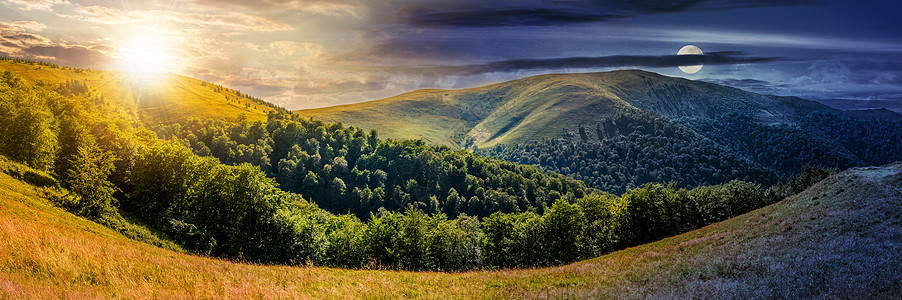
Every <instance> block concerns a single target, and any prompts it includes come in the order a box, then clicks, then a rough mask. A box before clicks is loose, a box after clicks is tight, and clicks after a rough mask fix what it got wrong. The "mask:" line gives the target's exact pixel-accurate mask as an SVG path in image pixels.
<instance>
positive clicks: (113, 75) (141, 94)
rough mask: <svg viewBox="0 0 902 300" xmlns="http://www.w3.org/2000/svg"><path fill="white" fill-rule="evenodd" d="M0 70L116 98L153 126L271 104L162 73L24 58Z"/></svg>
mask: <svg viewBox="0 0 902 300" xmlns="http://www.w3.org/2000/svg"><path fill="white" fill-rule="evenodd" d="M0 71H11V72H14V73H16V74H18V75H19V76H22V77H24V78H28V79H29V80H31V81H33V82H35V83H38V85H40V86H43V87H45V88H47V89H48V90H53V91H57V92H60V93H61V94H64V95H76V96H78V97H83V98H88V99H101V100H98V101H102V100H112V101H118V102H119V103H116V105H122V106H123V107H127V108H129V109H132V110H133V113H132V115H133V116H135V117H137V118H140V119H141V120H142V121H144V123H145V124H147V125H150V126H156V125H159V124H169V123H172V122H184V121H185V120H187V119H188V118H191V117H194V118H203V119H205V118H216V119H220V120H237V119H238V117H239V115H242V114H244V115H246V116H247V118H248V120H252V121H253V120H263V119H266V114H267V112H268V111H271V110H273V109H274V107H273V106H272V105H271V104H268V103H266V102H263V101H262V100H259V99H254V98H252V97H249V96H247V95H245V94H242V93H240V92H238V91H235V90H231V89H228V88H223V87H222V86H217V85H215V84H212V83H208V82H204V81H201V80H197V79H193V78H188V77H184V76H179V75H162V77H161V78H160V79H159V80H153V81H145V80H143V79H142V78H139V77H136V76H133V75H130V74H127V73H123V72H113V71H97V70H89V69H78V68H70V67H63V66H58V65H55V64H48V63H40V62H34V61H28V60H18V59H11V58H3V59H0Z"/></svg>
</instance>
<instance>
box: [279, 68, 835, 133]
mask: <svg viewBox="0 0 902 300" xmlns="http://www.w3.org/2000/svg"><path fill="white" fill-rule="evenodd" d="M622 107H630V108H639V109H645V110H652V111H656V112H660V113H662V114H664V115H667V116H671V117H710V116H714V115H718V114H723V113H726V112H733V111H735V112H740V113H743V114H748V115H752V116H756V117H757V118H758V119H759V120H761V121H762V122H766V123H772V122H783V123H791V122H792V120H791V119H792V116H793V115H794V114H795V113H796V112H797V111H798V110H802V111H810V110H830V109H829V108H828V107H826V106H823V105H820V104H817V103H815V102H811V101H807V100H803V99H798V98H792V97H774V96H765V95H758V94H754V93H750V92H746V91H742V90H739V89H735V88H730V87H724V86H718V85H715V84H711V83H705V82H699V81H690V80H686V79H681V78H673V77H666V76H662V75H659V74H655V73H651V72H645V71H638V70H627V71H614V72H605V73H586V74H550V75H539V76H533V77H528V78H524V79H518V80H514V81H509V82H504V83H499V84H494V85H489V86H484V87H479V88H472V89H465V90H422V91H415V92H411V93H406V94H402V95H398V96H395V97H392V98H387V99H383V100H376V101H371V102H364V103H358V104H351V105H342V106H334V107H326V108H319V109H308V110H300V111H296V113H298V114H300V115H303V116H309V117H313V118H316V119H323V120H328V121H335V122H343V123H345V124H349V125H354V126H358V127H362V128H375V129H377V130H380V132H382V133H383V135H384V136H386V137H390V138H423V139H425V140H428V141H431V142H434V143H441V144H448V145H454V146H460V144H459V143H458V142H459V140H453V139H451V138H450V137H453V136H455V135H466V136H469V137H472V138H473V139H474V140H475V144H476V145H479V146H491V145H494V144H497V143H515V142H516V143H520V142H529V141H534V140H538V139H543V138H547V137H550V136H555V135H557V134H560V133H561V131H562V129H563V128H569V129H573V128H574V127H576V126H577V125H580V124H584V125H587V126H589V127H590V128H594V127H593V126H594V124H595V122H596V120H598V119H599V118H600V117H602V116H604V115H606V114H610V113H612V112H613V111H614V110H615V109H616V108H622Z"/></svg>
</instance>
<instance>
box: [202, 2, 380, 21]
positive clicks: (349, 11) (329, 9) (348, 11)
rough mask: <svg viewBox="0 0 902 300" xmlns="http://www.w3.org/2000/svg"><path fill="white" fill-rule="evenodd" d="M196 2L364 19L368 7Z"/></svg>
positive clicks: (346, 3)
mask: <svg viewBox="0 0 902 300" xmlns="http://www.w3.org/2000/svg"><path fill="white" fill-rule="evenodd" d="M195 2H196V3H198V4H201V5H204V6H207V7H214V8H221V7H222V6H223V5H226V6H231V7H240V8H245V9H250V10H251V11H265V10H272V9H277V10H280V11H298V12H305V13H310V14H319V15H327V16H339V15H349V16H352V17H356V18H361V17H363V15H364V13H365V12H366V6H365V5H363V4H362V3H360V2H358V1H354V0H268V1H247V0H196V1H195Z"/></svg>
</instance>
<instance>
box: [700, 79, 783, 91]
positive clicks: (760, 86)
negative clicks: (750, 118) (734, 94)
mask: <svg viewBox="0 0 902 300" xmlns="http://www.w3.org/2000/svg"><path fill="white" fill-rule="evenodd" d="M701 81H706V82H710V83H714V84H719V85H725V86H731V87H735V88H740V89H744V90H747V91H752V92H757V93H762V94H778V93H780V92H783V91H784V90H785V89H786V88H787V87H789V85H788V84H774V83H771V82H769V81H765V80H758V79H751V78H741V79H740V78H716V79H715V78H705V79H702V80H701Z"/></svg>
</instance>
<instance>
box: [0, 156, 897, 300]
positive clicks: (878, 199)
mask: <svg viewBox="0 0 902 300" xmlns="http://www.w3.org/2000/svg"><path fill="white" fill-rule="evenodd" d="M47 195H48V191H47V190H46V189H44V188H38V187H34V186H32V185H31V184H28V183H25V182H22V181H19V180H17V179H15V178H13V177H11V176H10V175H8V174H6V173H0V241H3V242H2V243H0V298H118V297H124V298H183V297H185V298H286V297H287V298H315V299H338V298H341V299H349V298H648V297H651V298H808V297H817V298H820V297H826V298H893V297H897V296H899V295H900V293H902V285H900V284H899V283H900V282H902V275H900V274H899V273H898V270H897V266H899V265H900V264H902V255H900V253H902V210H900V209H899V207H900V204H902V164H894V165H887V166H884V167H871V168H860V169H852V170H848V171H846V172H843V173H840V174H836V175H833V176H831V177H829V178H827V179H825V180H823V181H822V182H820V183H818V184H816V185H815V186H813V187H811V188H809V189H808V190H806V191H804V192H802V193H800V194H797V195H795V196H792V197H790V198H787V199H785V200H783V201H781V202H778V203H776V204H773V205H770V206H767V207H764V208H761V209H758V210H754V211H752V212H749V213H746V214H744V215H741V216H738V217H735V218H732V219H729V220H726V221H723V222H719V223H715V224H713V225H709V226H706V227H704V228H701V229H698V230H695V231H692V232H688V233H685V234H681V235H678V236H674V237H671V238H667V239H664V240H661V241H658V242H653V243H650V244H646V245H642V246H638V247H633V248H629V249H626V250H622V251H617V252H614V253H611V254H608V255H605V256H602V257H599V258H595V259H590V260H586V261H581V262H576V263H573V264H569V265H565V266H558V267H550V268H538V269H521V270H500V271H478V272H464V273H440V272H397V271H378V270H343V269H332V268H319V267H288V266H266V265H255V264H247V263H242V262H240V261H226V260H220V259H213V258H207V257H198V256H192V255H187V254H182V253H178V252H173V251H170V250H165V249H161V248H157V247H154V246H151V245H148V244H144V243H141V242H137V241H134V240H130V239H128V238H125V237H124V236H122V235H120V234H119V233H117V232H115V231H112V230H110V229H108V228H106V227H104V226H101V225H98V224H96V223H93V222H91V221H87V220H85V219H82V218H80V217H77V216H75V215H72V214H70V213H68V212H65V211H63V210H61V209H59V208H56V207H54V206H53V205H51V204H50V203H51V201H49V200H47V199H46V197H47Z"/></svg>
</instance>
